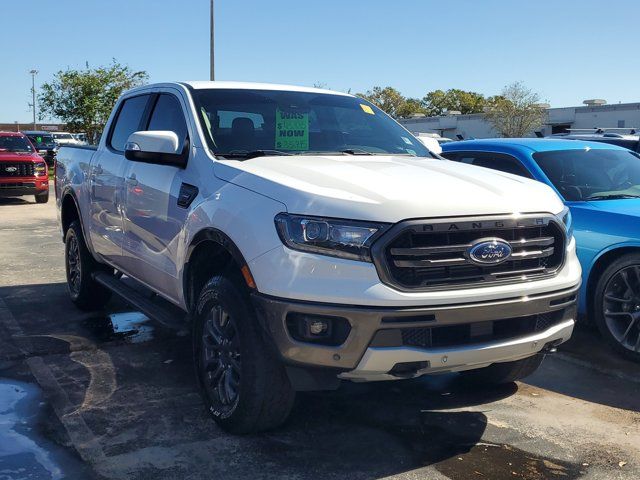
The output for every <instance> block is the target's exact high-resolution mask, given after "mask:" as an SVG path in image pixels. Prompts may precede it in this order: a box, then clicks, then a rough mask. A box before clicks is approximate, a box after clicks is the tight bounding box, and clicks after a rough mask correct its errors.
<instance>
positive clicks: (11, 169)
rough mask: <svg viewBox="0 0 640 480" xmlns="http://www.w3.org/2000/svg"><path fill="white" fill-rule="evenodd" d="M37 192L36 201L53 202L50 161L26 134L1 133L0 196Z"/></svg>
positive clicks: (17, 195) (15, 195)
mask: <svg viewBox="0 0 640 480" xmlns="http://www.w3.org/2000/svg"><path fill="white" fill-rule="evenodd" d="M24 195H33V196H34V197H35V199H36V203H47V202H48V201H49V173H48V170H47V164H46V163H45V161H44V160H43V159H42V157H41V156H40V155H38V152H37V151H36V148H35V147H34V146H33V145H32V144H31V142H30V141H29V139H28V138H27V136H26V135H24V134H22V133H20V132H0V197H3V198H4V197H20V196H24Z"/></svg>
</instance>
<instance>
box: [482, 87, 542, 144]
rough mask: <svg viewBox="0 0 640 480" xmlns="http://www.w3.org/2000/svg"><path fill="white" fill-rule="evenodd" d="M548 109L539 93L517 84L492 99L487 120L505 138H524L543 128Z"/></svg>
mask: <svg viewBox="0 0 640 480" xmlns="http://www.w3.org/2000/svg"><path fill="white" fill-rule="evenodd" d="M546 108H547V107H546V105H543V104H541V103H540V96H539V95H538V94H537V93H535V92H533V91H531V90H530V89H528V88H527V87H525V85H524V84H523V83H521V82H515V83H512V84H511V85H507V86H506V87H504V89H503V90H502V93H501V94H500V95H497V96H495V97H492V99H491V102H490V104H489V105H488V108H487V109H486V112H487V113H486V119H487V120H488V121H489V122H490V123H491V124H492V125H493V128H494V129H495V130H496V132H498V133H499V134H500V135H502V136H503V137H524V136H526V135H529V134H530V133H531V132H533V131H534V130H536V129H538V128H540V127H541V126H542V124H543V122H544V119H545V115H546Z"/></svg>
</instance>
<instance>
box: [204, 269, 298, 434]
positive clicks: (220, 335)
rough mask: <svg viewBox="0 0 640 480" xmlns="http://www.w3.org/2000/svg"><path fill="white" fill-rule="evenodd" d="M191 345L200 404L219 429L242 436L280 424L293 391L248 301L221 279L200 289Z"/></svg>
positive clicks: (226, 280)
mask: <svg viewBox="0 0 640 480" xmlns="http://www.w3.org/2000/svg"><path fill="white" fill-rule="evenodd" d="M193 346H194V360H195V365H196V374H197V377H198V383H199V385H200V388H201V392H202V396H203V399H204V401H205V403H206V405H207V408H208V410H209V412H210V413H211V415H212V416H213V418H214V420H215V421H216V422H217V423H218V425H219V426H220V427H221V428H223V429H224V430H226V431H228V432H231V433H237V434H243V433H252V432H259V431H264V430H269V429H273V428H276V427H278V426H280V425H281V424H282V423H284V421H285V420H286V419H287V417H288V415H289V412H290V411H291V408H292V406H293V401H294V397H295V392H294V391H293V389H292V387H291V384H290V383H289V379H288V377H287V375H286V372H285V369H284V366H283V365H282V363H281V362H280V360H279V359H278V358H277V356H276V354H275V352H273V351H272V349H271V348H269V345H268V344H267V342H266V340H265V338H264V337H263V334H262V332H261V330H260V328H259V326H258V323H257V320H256V318H255V313H254V311H253V308H252V307H251V304H250V299H249V298H248V296H247V295H246V294H245V293H244V291H243V290H242V289H240V288H238V287H237V286H236V285H234V283H233V282H232V281H230V280H229V279H227V278H225V277H223V276H216V277H214V278H212V279H211V280H210V281H209V282H208V283H207V284H206V285H205V287H204V288H203V289H202V292H201V294H200V298H199V301H198V307H197V316H196V321H195V322H194V332H193Z"/></svg>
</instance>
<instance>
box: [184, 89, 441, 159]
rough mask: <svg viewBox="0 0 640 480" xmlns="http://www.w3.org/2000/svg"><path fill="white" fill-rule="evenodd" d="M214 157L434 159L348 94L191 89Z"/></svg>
mask: <svg viewBox="0 0 640 480" xmlns="http://www.w3.org/2000/svg"><path fill="white" fill-rule="evenodd" d="M194 97H195V100H196V105H197V108H198V110H199V112H200V121H201V123H202V128H203V130H204V131H205V132H206V134H207V141H208V143H209V147H210V148H211V150H213V152H214V153H215V154H216V155H221V156H235V157H237V156H240V157H241V156H242V155H243V154H248V153H250V152H256V151H260V152H263V153H264V154H268V155H273V154H275V155H277V154H291V153H299V154H300V153H301V154H305V153H334V154H335V153H338V154H339V153H349V154H354V155H357V154H364V155H375V154H385V155H386V154H396V155H413V156H419V157H425V156H429V157H432V155H431V154H430V153H429V150H427V149H426V148H425V147H424V146H423V145H422V144H421V143H420V142H419V141H418V140H416V138H415V137H413V136H412V135H411V134H410V133H409V132H407V131H406V130H405V129H404V128H403V127H401V126H400V125H399V124H398V123H396V122H395V121H394V120H392V119H391V118H390V117H389V116H387V115H386V114H385V113H384V112H382V111H381V110H380V109H378V108H377V107H375V106H374V105H372V104H371V103H369V102H367V101H365V100H363V99H361V98H355V97H351V96H346V95H344V96H343V95H330V94H323V93H309V92H291V91H272V90H241V89H238V90H232V89H210V90H195V91H194Z"/></svg>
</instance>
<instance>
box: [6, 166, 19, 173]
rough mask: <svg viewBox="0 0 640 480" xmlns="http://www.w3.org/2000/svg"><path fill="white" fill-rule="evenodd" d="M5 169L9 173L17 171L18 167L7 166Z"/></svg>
mask: <svg viewBox="0 0 640 480" xmlns="http://www.w3.org/2000/svg"><path fill="white" fill-rule="evenodd" d="M4 171H5V172H9V173H13V172H17V171H18V169H17V168H16V167H5V169H4Z"/></svg>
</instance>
